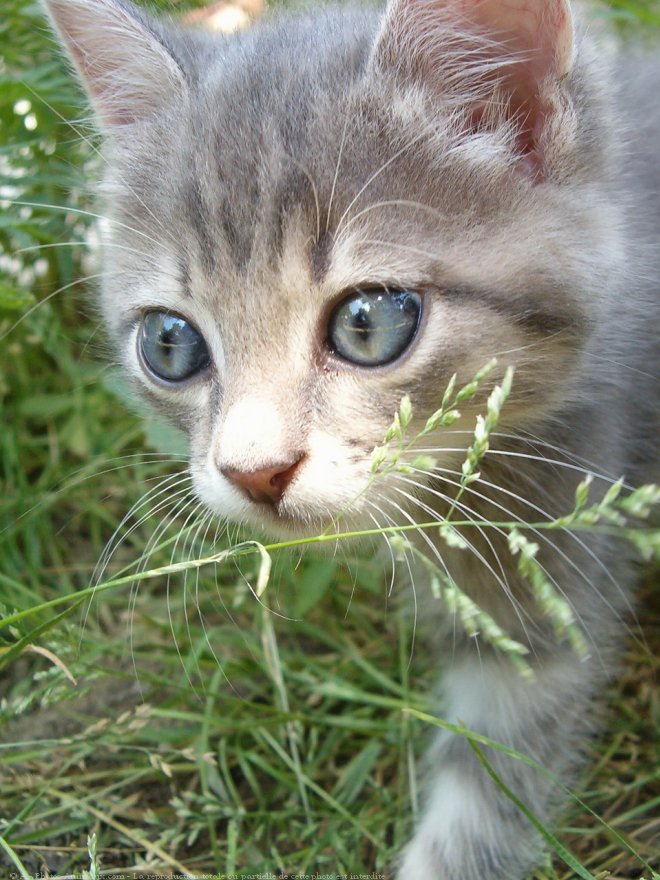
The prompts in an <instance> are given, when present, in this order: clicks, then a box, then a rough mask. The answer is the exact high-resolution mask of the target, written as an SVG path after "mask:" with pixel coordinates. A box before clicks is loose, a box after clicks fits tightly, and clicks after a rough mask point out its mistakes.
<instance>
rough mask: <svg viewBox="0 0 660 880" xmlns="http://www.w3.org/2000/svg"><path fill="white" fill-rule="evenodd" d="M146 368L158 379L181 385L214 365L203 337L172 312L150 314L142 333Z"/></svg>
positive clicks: (144, 319)
mask: <svg viewBox="0 0 660 880" xmlns="http://www.w3.org/2000/svg"><path fill="white" fill-rule="evenodd" d="M139 346H140V353H141V355H142V359H143V361H144V363H145V364H146V366H147V367H148V368H149V369H150V370H151V372H152V373H154V375H156V376H157V377H158V378H159V379H165V380H166V381H168V382H181V381H182V380H183V379H188V378H189V377H190V376H193V375H194V374H195V373H199V372H200V370H203V369H205V368H206V367H208V365H209V364H210V363H211V358H210V356H209V352H208V349H207V347H206V343H205V342H204V339H203V338H202V336H201V334H200V333H199V332H198V331H197V330H196V329H195V328H194V327H193V325H192V324H190V323H189V322H188V321H186V320H185V318H182V317H180V316H179V315H173V314H171V313H170V312H148V313H147V314H146V315H145V316H144V318H143V320H142V326H141V327H140V332H139Z"/></svg>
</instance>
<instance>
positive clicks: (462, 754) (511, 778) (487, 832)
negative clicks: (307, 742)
mask: <svg viewBox="0 0 660 880" xmlns="http://www.w3.org/2000/svg"><path fill="white" fill-rule="evenodd" d="M568 654H569V656H567V657H565V658H563V659H559V658H557V657H556V656H555V657H553V658H551V659H548V661H547V663H546V664H545V665H542V666H540V668H537V669H536V670H535V672H536V679H535V680H534V681H532V682H528V681H524V680H523V679H522V678H521V676H520V675H519V674H518V673H517V672H516V671H515V670H512V669H511V668H509V666H508V665H507V664H506V661H500V660H497V659H493V658H491V659H484V658H483V657H482V658H479V657H474V658H471V659H463V660H461V661H460V662H459V663H456V664H454V665H453V667H452V668H451V669H450V670H449V672H448V674H447V676H446V679H445V682H444V685H445V696H446V700H445V707H444V713H443V714H444V716H445V717H446V718H447V720H449V721H453V722H463V723H464V724H465V725H466V726H467V727H468V728H469V729H471V730H474V731H477V732H479V733H482V734H484V735H485V736H488V737H490V738H491V739H493V740H496V741H498V742H501V743H504V744H505V745H507V746H509V747H511V748H512V749H515V750H516V751H519V752H522V753H523V754H525V755H529V756H530V757H532V758H533V759H534V760H535V761H537V762H538V763H539V764H541V765H542V766H543V767H545V768H547V769H548V770H550V771H551V772H552V773H553V774H557V775H558V776H559V777H560V778H562V777H564V776H565V775H566V773H567V771H568V768H570V767H571V766H572V765H573V764H574V761H575V747H576V742H577V740H578V739H579V736H580V734H584V732H585V727H586V726H587V725H588V721H587V720H585V719H588V717H589V715H590V712H589V702H590V696H591V692H592V690H593V685H594V681H593V679H594V675H593V674H592V672H591V670H590V668H589V665H590V664H589V663H588V662H585V663H581V662H580V661H579V660H578V659H577V658H576V657H575V656H570V651H569V652H568ZM484 753H485V755H486V757H487V760H488V762H489V764H490V765H491V767H492V768H493V769H494V770H495V772H496V773H497V775H498V776H499V777H500V779H502V780H503V782H504V783H505V785H506V786H507V787H508V788H509V789H510V790H511V791H513V792H514V794H515V795H516V796H517V797H518V798H519V799H520V800H521V801H522V802H523V803H524V804H525V805H526V806H528V807H529V808H530V809H531V811H532V812H533V814H534V815H535V816H536V817H537V818H539V819H540V820H541V821H543V822H546V821H548V820H549V818H550V816H551V815H552V808H553V806H554V805H556V801H557V796H558V794H559V792H558V791H557V790H556V787H555V786H554V785H553V783H552V782H551V781H550V780H549V779H548V776H547V775H544V774H542V773H541V772H539V771H538V770H535V769H533V768H530V767H529V766H526V765H525V764H524V763H522V762H521V761H519V760H516V759H515V758H511V757H509V756H507V755H504V754H502V753H501V752H497V751H495V750H493V749H484ZM424 778H425V780H427V785H428V788H427V791H426V806H425V810H424V812H423V814H422V817H421V821H420V823H419V827H418V829H417V831H416V834H415V836H414V837H413V839H412V841H411V843H410V844H409V845H408V847H407V848H406V849H405V850H404V852H403V854H402V857H401V861H400V866H399V870H398V873H397V875H396V876H397V880H521V878H522V877H524V876H525V874H526V872H527V871H528V870H530V869H531V868H532V867H533V866H534V865H535V863H536V862H537V860H538V856H539V852H540V849H541V846H540V841H539V840H538V835H537V833H536V832H535V830H534V828H533V826H532V825H531V823H530V822H529V820H528V819H527V818H526V817H525V816H524V814H523V813H522V812H521V810H520V809H519V808H518V807H517V806H516V805H515V804H514V803H513V802H512V801H511V800H510V799H509V798H507V797H506V796H505V795H504V794H503V793H502V791H501V790H500V789H499V788H498V786H497V785H496V784H495V782H494V781H493V780H492V779H491V778H490V776H489V775H488V774H487V772H486V771H485V769H484V768H483V766H482V765H481V763H480V762H479V760H478V758H477V756H476V755H475V753H474V751H473V750H472V749H471V748H470V745H469V743H468V741H467V740H466V739H465V738H464V737H462V736H459V735H455V734H450V733H447V732H444V731H443V732H441V733H440V734H439V736H438V738H437V741H436V743H435V744H434V746H433V748H432V750H431V754H430V755H429V756H428V759H427V763H426V765H425V772H424Z"/></svg>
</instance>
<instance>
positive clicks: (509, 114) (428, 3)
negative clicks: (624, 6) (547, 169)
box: [371, 0, 574, 177]
mask: <svg viewBox="0 0 660 880" xmlns="http://www.w3.org/2000/svg"><path fill="white" fill-rule="evenodd" d="M573 62H574V30H573V19H572V16H571V11H570V7H569V5H568V2H567V0H390V2H389V4H388V6H387V9H386V12H385V17H384V19H383V22H382V24H381V28H380V32H379V34H378V37H377V39H376V43H375V45H374V48H373V52H372V57H371V63H372V65H373V67H374V68H375V69H379V70H381V71H389V73H390V74H393V75H395V76H397V77H399V78H400V79H401V78H403V80H404V81H405V82H406V83H409V84H410V83H414V82H415V81H416V82H418V83H421V84H423V85H424V86H425V87H427V88H430V89H431V90H432V91H434V92H435V93H436V94H437V96H438V99H439V100H440V101H443V102H446V103H447V104H448V106H449V107H454V108H456V109H457V110H461V111H463V116H464V119H465V120H466V125H467V127H468V129H472V130H479V129H480V127H482V126H484V127H488V126H489V125H495V124H498V122H499V123H504V124H508V125H513V126H514V127H515V128H516V129H517V131H518V136H517V152H518V153H519V155H520V156H521V158H524V159H525V160H526V161H525V162H524V163H523V165H524V166H526V167H527V169H528V170H530V171H531V172H532V173H533V175H534V176H537V177H538V176H543V164H544V155H543V151H544V140H547V137H546V136H547V134H548V131H547V129H548V127H549V128H550V129H555V130H556V128H557V126H553V125H552V117H553V114H555V113H556V112H557V111H561V109H562V107H565V100H564V94H563V89H562V80H563V78H564V77H566V75H567V74H569V73H570V71H571V69H572V67H573Z"/></svg>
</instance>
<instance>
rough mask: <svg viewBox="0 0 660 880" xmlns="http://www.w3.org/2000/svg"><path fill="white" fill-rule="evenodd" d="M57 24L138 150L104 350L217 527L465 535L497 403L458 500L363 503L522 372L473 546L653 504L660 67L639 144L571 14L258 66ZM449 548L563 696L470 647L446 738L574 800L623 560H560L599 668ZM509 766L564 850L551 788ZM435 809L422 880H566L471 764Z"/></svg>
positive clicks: (93, 3) (256, 53)
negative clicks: (427, 529) (640, 480)
mask: <svg viewBox="0 0 660 880" xmlns="http://www.w3.org/2000/svg"><path fill="white" fill-rule="evenodd" d="M46 5H47V7H48V10H49V13H50V15H51V17H52V20H53V22H54V24H55V27H56V28H57V30H58V31H59V33H60V35H61V37H62V39H63V41H64V43H65V45H66V47H67V49H68V51H69V53H70V56H71V58H72V59H73V62H74V63H75V66H76V68H77V70H78V73H79V74H80V77H81V79H82V81H83V83H84V85H85V87H86V89H87V91H88V93H89V95H90V98H91V100H92V103H93V105H94V107H95V110H96V112H97V114H98V119H99V122H100V125H101V127H102V129H103V131H104V132H105V134H106V136H107V137H106V150H107V152H106V157H107V167H106V170H105V175H104V180H103V187H102V190H103V194H104V197H105V199H106V205H107V213H108V216H109V218H110V219H109V222H108V224H107V235H106V242H105V263H106V268H107V270H108V271H107V273H106V274H105V277H104V281H103V289H102V292H101V299H102V307H103V314H104V316H105V323H106V325H107V328H108V330H109V332H110V334H111V336H112V338H113V340H114V342H115V343H116V347H117V350H118V352H119V354H120V357H121V360H122V362H123V364H124V365H125V368H126V371H127V372H128V374H129V375H130V376H131V377H132V379H133V380H134V382H135V383H136V385H137V386H138V387H139V388H140V389H141V390H142V392H143V393H144V395H145V397H146V398H147V399H148V400H149V401H151V402H152V403H154V404H156V405H157V406H159V407H160V408H161V409H162V410H163V411H164V412H165V413H166V414H167V416H168V417H169V418H171V419H172V420H174V421H175V422H176V423H177V424H179V425H180V426H182V427H183V428H184V429H185V430H186V431H187V433H188V435H189V438H190V448H191V463H190V468H191V474H192V478H193V482H194V486H195V489H196V492H197V494H198V495H199V498H200V499H201V500H202V501H203V502H204V503H205V504H206V505H207V506H208V508H209V509H210V510H212V511H215V512H217V514H218V515H219V516H222V517H228V518H230V519H231V520H235V521H241V522H244V523H249V524H252V525H253V526H254V527H255V528H256V529H259V530H262V531H265V532H266V533H269V534H271V535H273V536H281V537H287V538H288V537H291V536H302V535H311V534H315V533H318V532H319V531H321V530H323V529H325V528H328V526H332V527H335V526H334V525H333V519H334V518H339V519H338V521H337V523H336V524H335V525H336V527H341V529H347V528H373V527H374V523H378V524H380V525H388V524H391V523H398V524H409V523H414V522H423V521H426V520H429V519H430V518H433V517H439V516H442V514H443V512H446V510H447V505H448V502H447V497H448V496H451V495H452V494H453V493H454V491H455V485H456V480H457V473H458V472H459V469H460V464H461V462H462V460H463V458H464V452H463V451H462V450H464V448H465V446H466V445H467V444H468V443H469V434H470V431H471V430H472V427H473V425H474V415H475V412H476V411H479V408H480V407H481V408H483V398H480V399H479V400H478V401H477V402H476V404H475V407H473V408H472V410H471V411H470V407H468V408H467V409H466V411H465V412H464V413H463V421H461V422H460V423H457V424H456V425H455V426H454V431H455V432H454V433H448V432H447V431H444V432H438V433H437V434H436V435H434V436H432V437H431V438H428V437H427V438H426V440H425V443H426V444H427V446H428V444H429V439H430V443H431V446H432V447H433V448H432V450H431V451H432V453H433V455H434V456H435V459H436V466H435V467H434V468H432V469H429V470H427V471H424V470H422V471H419V472H416V473H413V474H412V475H405V474H401V473H393V474H389V475H387V476H385V477H384V478H383V479H382V480H380V481H377V482H376V483H375V484H374V485H373V487H372V488H371V489H370V490H369V491H367V492H363V491H362V490H363V489H364V487H365V485H366V484H367V483H368V481H369V479H370V467H371V462H372V458H371V454H372V450H373V449H374V446H375V445H377V444H379V443H381V442H382V439H383V435H384V433H385V431H386V429H387V428H388V426H389V425H390V423H391V421H392V416H393V413H394V412H395V411H396V410H397V409H398V407H399V403H400V400H401V398H402V395H404V394H406V393H407V394H409V395H410V398H411V400H412V405H413V412H414V415H415V422H414V424H415V426H421V425H423V424H424V422H425V420H426V419H427V418H428V416H429V415H430V414H431V413H432V412H434V411H435V410H436V409H437V407H438V405H439V400H440V398H441V396H442V393H443V390H444V388H445V386H446V384H447V381H448V379H449V377H450V376H451V375H452V374H453V373H457V374H458V380H459V382H467V381H469V380H470V379H471V378H472V377H473V375H474V374H475V373H476V371H477V370H478V369H479V368H480V367H481V366H482V365H483V364H484V363H485V362H486V361H487V360H488V359H489V358H490V357H492V356H495V355H496V356H497V358H498V366H497V368H496V371H495V372H494V373H493V374H492V375H491V376H490V377H489V381H490V382H491V385H492V383H494V382H496V381H499V380H501V377H502V375H503V372H504V370H505V368H506V367H507V366H508V365H513V366H514V367H515V381H514V386H513V393H512V396H511V399H510V401H509V403H508V404H507V406H506V407H505V409H504V412H503V421H502V422H501V423H500V425H499V428H498V435H497V437H496V438H494V439H493V441H492V445H493V449H492V451H491V453H489V455H488V456H487V457H486V459H485V460H484V461H483V463H482V466H481V480H479V481H478V482H476V483H474V484H473V485H472V487H471V488H470V491H469V493H467V494H466V495H465V497H464V502H463V505H464V506H463V507H462V513H463V514H465V513H466V512H469V514H470V515H471V516H473V517H474V518H475V519H478V520H482V519H492V520H501V519H502V518H504V519H507V520H509V519H511V518H512V517H520V518H523V519H527V520H530V519H532V520H538V519H539V518H541V519H545V518H550V517H554V516H557V515H559V514H561V513H566V512H567V511H569V510H571V509H572V506H573V493H574V491H575V486H576V485H577V483H578V481H579V480H580V479H581V478H582V477H583V476H584V473H585V472H587V471H591V472H593V473H594V474H596V475H599V477H600V481H601V482H600V490H601V493H602V490H603V489H604V488H605V487H606V485H608V482H611V480H612V479H616V478H617V477H618V476H620V475H625V476H626V478H627V479H628V480H629V481H634V479H635V476H636V469H637V468H638V467H639V466H640V465H644V464H645V465H646V468H647V470H646V472H645V477H646V478H647V479H648V478H649V470H648V466H649V462H650V461H651V456H652V452H653V451H652V449H651V448H650V447H651V442H652V440H653V438H654V437H655V436H657V428H658V427H660V426H658V422H657V413H658V409H657V406H655V405H654V400H657V384H656V385H655V386H654V385H653V384H652V382H651V379H650V374H652V373H653V372H654V367H653V361H652V360H651V358H652V357H653V355H652V352H651V347H652V346H651V343H652V341H653V340H654V338H655V333H654V326H653V321H654V320H655V315H656V314H657V300H658V297H657V282H656V280H655V279H656V278H657V277H658V266H657V250H658V248H657V244H658V236H657V232H655V233H653V235H648V233H645V234H646V235H647V238H646V240H644V233H643V232H642V231H640V230H644V229H649V228H653V223H652V222H651V220H652V218H653V217H654V218H655V221H657V218H658V201H657V198H656V200H655V201H653V199H652V198H648V199H646V197H645V196H643V194H646V193H652V192H655V193H657V192H658V181H660V174H659V168H660V163H659V161H658V155H659V153H660V151H659V150H658V149H657V140H656V141H655V144H654V142H653V139H654V138H657V134H658V131H659V130H660V126H658V125H657V117H658V112H657V106H658V101H657V95H658V93H659V90H660V76H658V73H657V71H656V72H655V73H654V72H653V71H649V70H648V69H647V67H646V65H645V63H644V62H643V60H642V61H639V62H637V61H634V60H632V59H628V61H627V62H626V65H625V66H626V68H628V72H627V73H626V72H625V71H624V72H623V73H620V74H619V75H618V79H620V80H621V81H629V82H631V83H634V84H635V87H634V89H633V90H628V91H627V92H626V93H625V95H624V101H622V102H621V106H626V107H631V108H633V111H632V115H631V118H630V120H626V118H624V114H623V112H622V111H621V110H618V109H617V107H616V106H615V105H616V102H615V100H614V90H613V87H612V84H611V81H610V79H609V77H608V76H607V74H606V73H605V72H604V71H603V70H602V69H601V67H602V66H603V65H602V57H603V50H602V49H596V48H595V47H594V45H592V43H591V42H590V40H589V39H587V37H585V36H584V35H583V33H582V31H581V30H580V29H576V28H575V27H574V24H573V19H572V15H571V11H570V9H569V7H568V5H567V2H566V0H390V2H389V3H388V5H387V8H386V9H385V10H384V12H380V11H377V10H372V9H371V8H358V7H342V8H336V9H335V8H328V9H323V10H321V11H316V12H309V13H306V14H302V15H298V16H290V15H283V16H282V17H280V18H279V19H273V20H271V19H267V20H265V21H263V22H262V23H260V24H259V25H257V26H256V27H255V28H253V29H251V30H249V31H247V32H243V33H239V34H236V35H233V36H213V35H210V34H205V33H199V32H191V31H186V30H183V29H181V28H179V27H178V26H176V25H175V24H172V23H169V22H163V21H158V20H154V19H152V18H150V17H148V16H147V15H145V14H144V13H143V12H142V11H138V10H137V9H136V8H134V7H133V6H132V5H130V3H128V2H126V0H46ZM645 96H648V100H647V98H646V97H645ZM654 115H655V120H656V121H655V122H654ZM632 142H634V143H635V144H640V145H641V148H640V151H639V155H637V156H634V155H633V152H634V151H633V150H632V149H631V144H632ZM644 150H646V152H644ZM640 221H641V222H640ZM637 227H639V228H637ZM656 229H657V222H656ZM653 236H654V237H653ZM652 259H654V260H655V261H656V263H655V264H653V262H652ZM652 419H655V420H656V421H655V425H656V426H657V427H656V428H655V429H654V428H653V425H652ZM347 508H349V509H348V510H347ZM425 535H426V536H424V535H422V536H421V537H420V546H421V547H425V548H426V551H427V552H428V553H429V554H432V555H433V554H435V555H438V556H440V555H441V558H442V565H443V566H446V570H447V571H448V572H449V573H450V574H451V575H452V577H453V578H454V579H455V580H456V582H457V583H458V584H459V585H460V586H461V587H462V589H463V590H465V591H466V592H467V593H468V594H469V595H470V596H471V597H472V598H473V599H474V600H475V601H476V602H478V603H479V605H480V606H481V607H482V608H484V609H485V610H486V611H488V612H489V613H490V614H491V615H492V616H493V617H494V618H495V619H496V620H497V621H498V622H499V624H500V625H501V626H502V627H504V628H505V630H506V631H507V632H508V633H509V634H510V635H511V636H512V637H513V638H515V639H517V640H519V641H521V642H523V643H524V644H525V645H527V646H528V647H529V648H530V651H531V653H530V656H531V657H532V663H533V665H534V669H535V674H536V680H535V681H534V682H533V683H530V682H527V681H525V680H523V679H522V678H521V677H520V676H519V674H518V673H517V672H516V671H515V669H513V668H512V667H511V665H510V664H509V662H508V661H507V660H505V659H502V658H501V657H500V656H498V655H497V653H495V652H493V651H492V650H490V649H489V648H488V646H487V645H484V644H482V643H481V642H480V641H479V640H477V639H474V638H467V637H466V636H464V635H462V634H461V627H460V625H455V622H454V621H453V620H452V619H451V618H450V619H448V620H444V621H441V620H439V621H438V624H437V643H438V650H439V651H444V652H445V654H446V656H445V664H444V665H445V666H446V670H447V672H446V675H445V678H444V682H443V688H444V704H443V713H444V717H446V718H447V719H448V720H450V721H456V720H460V721H462V722H464V723H465V724H466V725H467V726H468V727H470V728H472V729H474V730H477V731H480V732H482V733H483V734H486V735H487V736H489V737H492V738H494V739H496V740H499V741H501V742H503V743H506V744H508V745H510V746H511V747H512V748H514V749H517V750H519V751H521V752H524V753H526V754H529V755H531V756H532V757H533V758H534V759H535V760H536V761H538V762H540V763H541V764H542V765H544V766H545V767H547V768H549V769H550V770H551V771H552V772H553V773H554V774H557V775H558V776H559V777H560V778H564V779H567V778H570V775H569V771H570V770H571V768H572V767H573V766H574V764H575V758H576V751H577V748H578V743H579V742H580V740H581V739H582V738H583V737H584V735H585V733H586V732H587V728H588V726H589V720H590V718H592V716H593V707H592V706H591V701H592V698H593V696H594V693H595V692H596V691H597V690H598V688H599V687H600V686H601V685H602V683H603V681H604V680H605V678H606V677H607V675H608V672H609V671H610V670H611V667H612V662H613V656H614V654H615V651H616V646H617V640H618V638H619V636H620V634H621V631H622V629H625V625H623V624H622V620H623V618H624V617H625V614H626V612H627V611H628V606H629V599H628V586H629V580H630V575H629V573H628V572H627V569H626V566H625V564H624V562H623V560H622V559H621V558H620V557H621V553H622V551H621V548H620V547H619V546H618V545H617V544H616V543H614V542H613V541H612V540H611V539H605V538H602V537H599V536H593V535H592V536H589V537H586V536H585V535H584V534H581V535H577V534H569V533H567V532H553V533H552V537H551V536H550V533H543V534H540V535H539V537H538V541H539V543H540V545H541V547H540V551H539V559H540V561H541V563H542V564H543V566H544V568H545V570H546V572H547V574H548V576H549V577H550V578H551V580H552V581H553V582H554V583H555V584H556V585H557V588H558V589H559V590H560V591H561V592H562V593H563V595H564V596H566V597H567V599H568V600H569V601H570V603H571V606H572V608H573V611H574V614H575V618H576V620H577V621H579V623H580V626H582V627H583V628H584V632H585V634H586V638H587V639H588V641H589V645H590V648H591V655H590V657H589V658H587V659H585V660H582V661H581V660H579V659H578V658H577V657H576V656H575V655H574V654H573V652H572V651H571V650H570V648H569V647H568V646H567V645H566V644H564V643H562V642H561V640H560V639H559V638H558V637H557V636H556V635H555V633H554V630H553V627H552V624H551V623H550V622H549V621H548V620H547V618H546V617H544V616H543V615H542V614H541V612H540V611H539V609H538V608H537V606H536V604H535V603H534V602H533V601H532V599H531V597H530V591H529V586H528V584H527V583H526V582H525V581H524V579H523V578H521V576H520V575H519V574H518V571H517V568H516V560H515V558H513V557H512V556H511V554H509V553H508V551H507V548H506V540H505V538H504V537H503V536H502V535H501V534H500V533H498V531H497V530H496V529H491V530H489V531H486V530H481V531H480V530H478V529H472V530H471V532H470V534H469V535H468V534H467V532H466V537H469V540H470V542H471V544H472V549H473V552H472V553H466V552H464V551H461V550H460V549H457V548H450V547H447V546H445V545H444V544H443V543H442V542H441V541H440V539H439V538H438V537H437V534H435V533H434V535H433V536H432V535H431V534H430V533H425ZM434 542H435V543H434ZM434 613H437V614H439V609H435V608H434ZM489 759H490V761H492V764H493V766H494V767H495V769H496V770H497V772H498V773H499V774H500V775H501V777H502V778H503V779H504V780H505V782H506V784H507V786H508V787H509V788H510V789H512V790H513V791H514V792H515V793H516V794H517V795H518V797H519V798H520V799H521V800H522V801H523V802H524V803H526V804H527V805H528V806H529V807H530V808H531V810H532V811H533V812H534V813H535V815H536V816H537V817H538V818H539V819H541V820H542V821H544V822H546V821H548V819H549V817H551V815H552V811H553V808H554V805H555V801H556V797H555V795H554V794H553V786H552V784H551V783H550V782H549V781H548V779H547V778H546V777H545V776H542V775H540V774H539V773H537V772H535V771H533V770H531V769H529V768H527V767H526V766H524V765H523V764H521V763H520V762H518V761H514V760H510V759H506V758H505V757H504V756H503V755H501V754H499V753H491V754H489ZM426 778H427V780H428V790H427V801H426V810H425V813H424V814H423V817H422V819H421V822H420V823H419V827H418V828H417V830H416V832H415V834H414V836H413V838H412V840H411V842H410V844H409V845H408V846H407V848H406V849H405V851H404V852H403V853H402V854H401V857H400V862H399V864H398V866H397V871H398V873H397V877H398V878H399V880H515V878H520V877H522V876H523V875H524V873H525V872H526V871H528V870H529V869H530V868H531V867H532V866H533V865H534V864H535V861H536V860H537V858H538V856H539V849H540V846H539V840H538V839H537V837H536V835H535V833H534V831H533V829H532V827H531V825H530V824H529V823H528V821H527V820H526V819H525V817H524V816H523V815H522V813H521V812H520V811H519V810H518V809H517V808H516V807H515V806H514V805H513V804H512V803H511V802H510V801H509V800H507V799H506V798H505V797H504V796H503V795H502V794H501V793H500V791H499V790H498V788H497V787H496V786H495V785H494V784H493V783H492V781H491V780H490V779H489V778H488V777H487V775H486V774H485V772H484V771H483V770H482V769H481V767H480V765H479V764H478V762H477V761H476V760H475V757H474V755H473V753H472V751H471V750H470V748H469V745H468V743H467V742H466V741H465V740H464V738H462V737H456V736H449V735H444V734H443V735H440V736H439V737H438V739H437V741H436V743H435V745H434V747H433V749H432V752H431V754H430V756H429V758H428V763H427V770H426Z"/></svg>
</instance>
